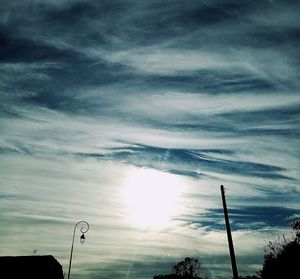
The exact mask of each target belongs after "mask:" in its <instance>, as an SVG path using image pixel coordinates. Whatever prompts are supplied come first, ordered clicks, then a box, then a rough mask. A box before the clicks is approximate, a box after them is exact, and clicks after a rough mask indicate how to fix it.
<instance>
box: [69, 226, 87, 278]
mask: <svg viewBox="0 0 300 279" xmlns="http://www.w3.org/2000/svg"><path fill="white" fill-rule="evenodd" d="M80 223H83V227H81V228H80V231H81V233H82V235H81V236H80V243H81V244H83V243H84V241H85V236H84V234H85V233H86V232H87V231H88V230H89V228H90V225H89V223H88V222H86V221H79V222H78V223H76V224H75V226H74V231H73V239H72V248H71V255H70V262H69V272H68V279H69V278H70V274H71V266H72V256H73V248H74V239H75V231H76V228H77V226H78V225H79V224H80Z"/></svg>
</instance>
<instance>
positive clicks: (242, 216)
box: [192, 206, 300, 230]
mask: <svg viewBox="0 0 300 279" xmlns="http://www.w3.org/2000/svg"><path fill="white" fill-rule="evenodd" d="M299 213H300V210H299V209H297V208H286V207H276V206H250V207H248V206H245V207H240V208H230V209H229V215H230V221H231V227H232V229H233V230H240V229H244V230H259V229H264V228H265V227H273V228H276V227H286V226H287V225H288V222H289V221H288V219H289V218H290V217H292V216H293V215H295V214H299ZM194 222H195V223H198V224H199V225H200V226H203V227H207V228H208V229H212V230H224V227H225V223H224V213H223V209H222V208H212V209H209V210H208V211H206V212H205V213H203V214H199V216H198V218H197V220H195V221H192V223H194Z"/></svg>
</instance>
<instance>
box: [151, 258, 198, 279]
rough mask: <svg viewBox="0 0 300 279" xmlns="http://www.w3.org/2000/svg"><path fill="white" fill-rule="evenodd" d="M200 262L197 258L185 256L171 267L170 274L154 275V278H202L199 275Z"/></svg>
mask: <svg viewBox="0 0 300 279" xmlns="http://www.w3.org/2000/svg"><path fill="white" fill-rule="evenodd" d="M200 267H201V263H200V261H199V260H198V259H196V258H192V257H186V258H185V259H184V260H182V261H180V262H178V263H177V264H175V265H174V266H173V267H172V271H173V273H172V274H166V275H155V276H154V277H153V278H154V279H202V277H200Z"/></svg>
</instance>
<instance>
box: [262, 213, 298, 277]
mask: <svg viewBox="0 0 300 279" xmlns="http://www.w3.org/2000/svg"><path fill="white" fill-rule="evenodd" d="M292 230H293V232H292V237H291V238H290V239H286V237H285V236H284V235H283V236H282V237H279V236H277V237H273V240H272V241H269V244H268V245H267V246H266V248H265V252H266V254H265V256H264V262H263V266H262V269H261V270H260V271H259V275H260V276H261V278H262V279H279V278H280V279H283V278H289V279H294V278H295V279H296V278H299V277H298V276H299V273H300V266H299V264H300V219H299V220H295V221H294V222H293V223H292Z"/></svg>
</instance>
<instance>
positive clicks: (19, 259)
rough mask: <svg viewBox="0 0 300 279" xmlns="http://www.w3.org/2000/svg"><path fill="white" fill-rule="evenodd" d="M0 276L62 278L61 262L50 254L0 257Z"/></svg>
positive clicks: (13, 277) (39, 278)
mask: <svg viewBox="0 0 300 279" xmlns="http://www.w3.org/2000/svg"><path fill="white" fill-rule="evenodd" d="M0 267H1V268H0V277H1V278H10V279H19V278H30V279H41V278H43V279H63V278H64V276H63V270H62V266H61V264H60V263H59V262H58V261H57V260H56V259H55V258H54V257H53V256H51V255H44V256H15V257H14V256H4V257H0Z"/></svg>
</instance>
